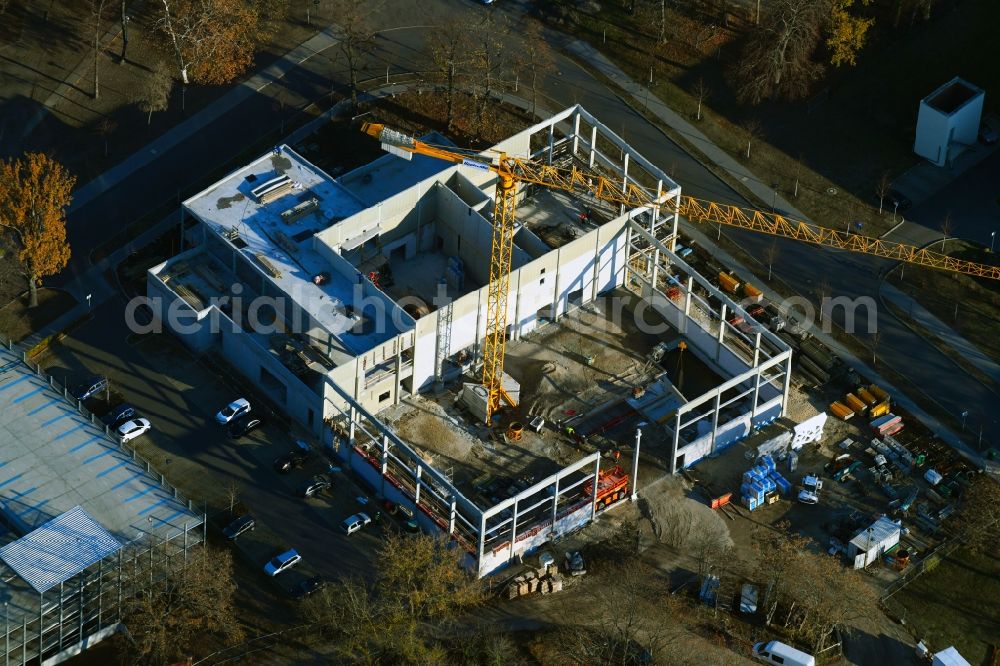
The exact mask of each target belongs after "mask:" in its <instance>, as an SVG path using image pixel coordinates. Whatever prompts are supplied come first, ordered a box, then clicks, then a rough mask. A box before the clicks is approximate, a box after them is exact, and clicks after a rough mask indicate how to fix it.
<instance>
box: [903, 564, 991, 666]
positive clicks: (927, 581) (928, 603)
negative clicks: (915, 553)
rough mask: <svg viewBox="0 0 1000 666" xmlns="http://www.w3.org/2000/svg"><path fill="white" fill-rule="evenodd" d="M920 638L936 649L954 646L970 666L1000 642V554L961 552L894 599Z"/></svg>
mask: <svg viewBox="0 0 1000 666" xmlns="http://www.w3.org/2000/svg"><path fill="white" fill-rule="evenodd" d="M889 605H890V607H891V608H892V609H893V611H894V612H896V613H897V614H902V609H903V608H905V609H906V615H905V617H906V622H907V624H908V625H909V626H910V629H911V631H912V632H913V635H914V636H915V637H916V638H924V639H926V640H927V641H929V643H930V646H931V648H932V650H941V649H944V648H946V647H948V646H949V645H954V646H955V647H956V648H958V651H959V652H961V653H962V656H963V657H965V658H966V660H968V661H969V663H971V664H984V663H987V659H986V657H987V655H988V654H989V652H990V645H994V644H1000V556H998V555H997V553H996V552H993V553H990V554H983V555H980V554H973V553H970V552H968V551H965V550H962V549H959V550H955V551H953V552H952V553H951V554H950V555H948V556H947V557H945V558H944V559H943V560H941V563H940V564H938V566H937V567H935V568H934V569H933V570H932V571H928V572H927V573H925V574H923V575H922V576H920V577H919V578H917V580H915V581H914V582H912V583H910V585H908V586H907V587H905V588H903V590H902V591H901V592H899V593H897V594H896V595H895V596H894V597H891V598H890V599H889Z"/></svg>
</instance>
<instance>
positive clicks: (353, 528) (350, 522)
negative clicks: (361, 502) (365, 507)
mask: <svg viewBox="0 0 1000 666" xmlns="http://www.w3.org/2000/svg"><path fill="white" fill-rule="evenodd" d="M370 522H372V519H371V518H369V517H368V514H367V513H356V514H354V515H353V516H351V517H350V518H347V519H345V520H344V522H342V523H341V524H340V529H342V530H343V531H344V533H345V534H354V533H355V532H357V531H358V530H360V529H361V528H362V527H364V526H365V525H367V524H368V523H370Z"/></svg>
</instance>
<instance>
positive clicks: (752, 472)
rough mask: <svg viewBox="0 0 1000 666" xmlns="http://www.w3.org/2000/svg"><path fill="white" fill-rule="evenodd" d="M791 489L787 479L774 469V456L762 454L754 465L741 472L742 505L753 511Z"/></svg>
mask: <svg viewBox="0 0 1000 666" xmlns="http://www.w3.org/2000/svg"><path fill="white" fill-rule="evenodd" d="M791 489H792V486H791V484H790V483H789V482H788V480H787V479H785V477H783V476H782V475H781V474H780V473H779V472H778V471H777V470H776V469H775V466H774V458H772V457H771V456H769V455H764V456H761V457H760V459H759V461H758V464H757V465H756V466H754V467H751V468H750V469H748V470H747V471H746V472H744V473H743V483H742V485H740V496H741V497H742V500H743V506H745V507H746V508H747V509H749V510H750V511H755V510H757V509H758V508H760V507H762V506H764V505H765V504H771V503H773V502H775V501H777V499H778V496H779V495H784V494H787V493H788V492H790V491H791Z"/></svg>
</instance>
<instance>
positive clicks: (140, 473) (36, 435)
mask: <svg viewBox="0 0 1000 666" xmlns="http://www.w3.org/2000/svg"><path fill="white" fill-rule="evenodd" d="M0 405H2V406H3V420H2V421H3V422H2V425H0V431H2V433H3V438H2V439H0V468H3V473H2V475H0V518H2V523H3V525H4V527H5V528H6V530H7V532H6V533H5V536H8V535H10V534H11V533H13V534H14V535H16V534H18V533H28V534H29V535H30V533H31V532H32V530H34V529H35V528H37V527H39V526H42V525H44V524H46V523H47V522H48V521H49V520H50V519H52V518H55V517H57V516H60V515H63V514H64V513H65V512H67V511H69V510H70V509H72V508H73V507H74V505H77V506H79V505H83V506H84V507H86V509H87V510H88V512H89V515H90V517H91V518H92V519H93V520H94V521H96V522H98V523H99V524H100V525H101V527H103V528H104V529H105V530H107V532H108V533H110V536H112V537H113V540H114V541H117V542H118V543H120V544H121V547H120V548H117V550H116V551H115V552H113V553H112V554H109V555H107V556H105V557H103V558H102V559H100V560H98V561H96V562H94V563H93V564H91V565H90V566H87V567H86V568H83V569H77V571H78V573H76V574H74V575H70V576H67V577H65V580H62V581H61V582H59V583H58V584H56V585H55V586H53V587H50V588H48V589H46V590H45V591H43V592H38V591H37V590H36V589H34V588H33V587H32V585H31V584H29V582H28V581H25V580H23V579H21V578H20V577H18V575H17V574H16V572H15V571H14V570H13V569H12V568H11V567H10V566H8V565H7V564H6V563H5V564H3V565H0V566H2V568H3V569H4V575H3V584H2V585H0V588H2V592H3V595H4V607H3V611H4V617H3V620H2V621H3V629H4V637H3V645H2V650H3V655H4V657H3V659H4V661H3V663H4V664H5V665H9V664H26V663H38V664H43V665H48V664H58V663H60V662H62V661H65V660H67V659H70V658H71V657H73V656H75V655H77V654H79V653H80V652H82V651H83V650H85V649H87V648H88V647H91V646H93V645H94V644H96V643H98V642H100V641H101V640H103V639H104V638H107V637H108V636H110V635H111V634H113V633H115V632H117V631H120V630H122V629H123V628H124V624H123V617H122V600H123V599H127V598H129V596H130V595H132V594H134V593H135V592H136V591H138V590H141V589H144V588H145V587H146V586H148V585H150V584H151V583H153V582H154V580H156V579H157V578H156V576H158V575H162V572H163V570H164V567H165V566H183V564H184V563H186V562H187V554H188V551H189V550H190V549H191V548H192V547H194V546H196V545H198V544H200V543H203V542H204V540H205V529H206V525H207V521H206V520H205V516H204V515H203V514H201V513H199V512H197V511H195V510H194V507H193V505H192V503H191V501H190V500H186V499H185V498H184V497H183V496H181V494H180V493H179V492H178V490H177V489H176V488H174V487H172V486H170V485H169V484H167V483H166V481H165V480H164V478H163V476H162V475H161V474H159V473H157V472H156V470H155V469H153V467H152V466H151V465H150V463H149V462H148V461H146V460H144V459H143V458H142V457H140V456H139V455H137V454H136V452H135V449H134V448H131V447H127V446H125V445H123V444H122V443H121V441H120V439H119V438H118V437H117V436H115V435H113V434H112V433H111V432H109V431H108V428H107V427H105V426H101V425H98V424H97V423H95V418H94V416H93V414H91V413H90V412H89V411H88V410H87V409H86V407H84V406H83V405H81V404H80V402H79V401H78V400H76V399H74V398H73V397H72V396H70V395H69V393H68V390H67V388H66V387H65V386H60V385H59V383H58V382H56V381H55V379H54V378H53V377H51V376H47V375H45V374H43V373H42V371H41V369H40V367H38V366H36V365H33V364H32V363H30V362H29V361H28V360H27V357H26V354H25V353H23V352H20V351H17V350H15V348H14V346H13V345H12V344H11V343H9V342H8V343H7V344H6V345H4V346H3V347H0ZM63 536H68V537H69V539H68V541H69V543H70V547H71V550H70V552H68V553H59V555H66V556H68V557H70V558H73V557H74V552H73V549H72V538H73V536H74V533H73V532H72V531H70V532H64V533H63ZM83 536H84V535H82V534H80V533H76V542H77V545H76V547H75V551H77V552H79V554H80V555H82V556H86V555H87V554H88V552H89V549H90V545H89V544H87V543H86V542H84V540H83V539H82V538H81V537H83ZM16 541H22V542H23V541H24V539H20V540H16ZM7 542H11V543H14V542H13V541H10V539H9V538H4V539H3V542H2V543H7ZM40 547H41V548H43V549H48V552H47V553H46V554H47V555H53V556H56V553H55V550H54V549H55V548H56V547H57V544H56V542H55V541H54V540H51V541H48V542H46V543H42V544H40ZM92 561H93V559H87V560H85V562H92ZM81 566H82V564H81ZM42 589H44V588H42Z"/></svg>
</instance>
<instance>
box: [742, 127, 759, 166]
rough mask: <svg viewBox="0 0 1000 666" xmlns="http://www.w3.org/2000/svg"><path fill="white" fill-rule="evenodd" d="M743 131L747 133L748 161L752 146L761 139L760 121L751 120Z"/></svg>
mask: <svg viewBox="0 0 1000 666" xmlns="http://www.w3.org/2000/svg"><path fill="white" fill-rule="evenodd" d="M743 130H744V131H745V132H746V133H747V159H750V146H751V144H752V143H753V142H754V141H755V140H756V139H758V138H760V133H761V126H760V121H758V120H757V119H756V118H751V119H750V120H748V121H747V122H746V124H744V125H743Z"/></svg>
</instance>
